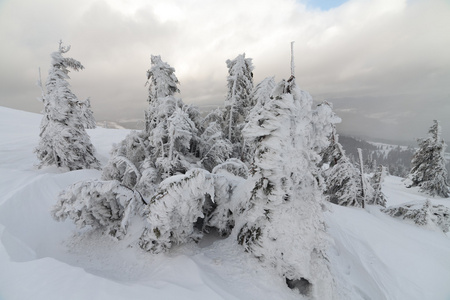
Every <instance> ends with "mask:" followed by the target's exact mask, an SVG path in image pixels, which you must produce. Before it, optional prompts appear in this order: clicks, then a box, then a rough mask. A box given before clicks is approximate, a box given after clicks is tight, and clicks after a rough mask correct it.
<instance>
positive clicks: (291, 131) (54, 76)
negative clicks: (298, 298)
mask: <svg viewBox="0 0 450 300" xmlns="http://www.w3.org/2000/svg"><path fill="white" fill-rule="evenodd" d="M68 50H69V47H67V48H66V47H62V46H61V45H60V48H59V51H58V52H55V53H53V54H52V68H51V70H50V72H49V77H48V80H47V84H46V87H47V90H46V92H45V93H43V97H42V101H43V102H44V106H45V109H44V113H45V114H44V118H43V121H42V125H41V128H42V130H41V142H40V144H39V147H38V148H37V150H36V152H37V153H38V157H39V158H40V160H41V162H42V163H41V165H52V164H53V165H57V166H60V167H67V168H69V169H70V170H75V169H80V168H92V167H94V168H97V167H98V161H97V160H96V159H95V156H94V149H93V147H92V144H91V143H90V142H89V138H88V136H87V134H86V131H85V128H91V127H92V126H93V124H94V122H93V117H92V112H91V111H90V109H89V102H88V101H85V102H80V101H78V100H77V98H76V97H75V95H73V94H72V93H71V92H70V90H69V88H68V84H67V82H66V79H67V78H68V76H67V73H68V70H67V68H68V67H70V68H72V69H74V70H80V69H82V66H81V64H80V63H79V62H77V61H75V60H73V59H70V58H63V57H62V54H64V53H66V52H67V51H68ZM226 64H227V67H228V72H229V75H228V77H227V82H228V91H227V95H226V100H225V105H224V107H223V108H218V109H216V110H214V111H212V112H210V113H209V114H208V115H207V116H206V117H201V115H200V113H199V111H198V109H197V108H196V107H194V106H191V105H186V104H184V103H183V101H182V100H181V99H179V98H177V97H176V93H178V92H179V88H178V85H179V82H178V79H177V77H176V75H175V69H174V68H173V67H171V66H170V65H169V64H168V63H166V62H164V61H163V60H162V59H161V57H160V56H151V67H150V69H149V70H148V71H147V80H148V82H147V85H148V92H149V95H148V108H147V110H146V111H145V129H144V130H142V131H133V132H131V133H130V134H129V135H128V136H127V137H126V138H125V139H124V140H123V141H122V142H121V143H119V144H117V145H115V146H114V148H113V150H112V152H111V157H110V160H109V162H108V163H107V165H106V166H105V167H104V168H103V172H102V179H101V180H87V181H83V182H79V183H76V184H74V185H72V186H70V187H68V188H67V189H66V190H65V191H63V192H62V193H61V194H60V195H59V198H58V202H57V204H56V206H55V207H54V209H53V211H52V214H53V216H54V218H55V219H57V220H65V219H67V218H69V219H71V220H73V221H74V222H75V223H76V224H77V225H78V226H79V227H80V228H82V227H85V226H91V227H93V228H95V229H98V230H102V231H103V232H105V233H108V234H110V235H111V236H113V237H115V238H117V239H119V240H120V239H124V238H125V237H126V236H127V235H128V228H129V226H133V224H135V225H134V226H137V227H138V229H137V231H139V234H138V235H137V236H136V239H135V240H134V241H133V242H132V243H134V244H135V245H139V246H140V247H141V248H142V249H144V250H147V251H150V252H152V253H160V252H164V251H167V250H168V249H170V248H171V247H173V246H174V245H178V244H183V243H187V242H189V241H199V240H200V239H201V238H202V236H203V235H204V234H207V233H208V232H210V231H211V230H212V229H215V230H217V231H218V232H220V233H221V234H222V235H224V236H228V237H229V238H232V239H234V240H235V241H236V242H237V243H238V244H240V245H242V247H243V249H244V250H245V251H247V252H249V253H251V254H253V255H254V256H255V257H256V258H258V259H259V261H260V262H261V263H262V264H264V265H266V266H267V267H269V268H274V269H275V270H276V272H278V273H279V275H280V276H282V277H284V278H285V279H286V282H287V283H288V285H289V286H290V287H295V288H297V289H299V290H300V292H301V293H302V294H305V295H309V296H311V297H312V298H317V299H330V298H331V297H332V286H333V279H332V277H331V274H330V272H329V269H328V265H327V259H326V238H325V236H326V230H325V225H324V221H323V217H322V210H323V209H324V207H325V205H324V204H325V202H324V201H325V200H328V201H330V202H333V203H337V204H339V205H346V206H357V207H364V205H365V204H374V205H381V206H385V202H386V200H385V198H384V195H383V193H382V191H381V184H382V181H383V177H384V176H385V173H386V172H385V169H384V168H383V167H381V166H380V167H379V168H378V169H377V171H376V172H375V174H374V175H373V176H372V178H371V181H369V177H367V176H365V175H364V173H363V167H362V165H361V166H360V168H358V167H357V166H355V165H353V164H352V163H351V162H350V160H349V159H348V157H347V156H346V155H345V152H344V150H343V149H342V146H341V144H340V143H339V141H338V135H337V133H336V129H335V124H336V123H338V122H340V119H339V118H338V117H337V116H336V115H335V114H334V113H333V110H332V106H331V105H330V104H329V103H326V102H324V103H322V104H320V105H314V104H313V99H312V97H311V96H310V95H309V93H307V92H305V91H302V90H301V89H300V88H299V87H298V85H297V83H296V81H295V76H294V71H293V57H292V68H291V77H290V78H289V79H288V80H281V81H280V82H279V83H276V82H275V79H274V78H273V77H267V78H265V79H264V80H263V81H261V82H260V83H258V84H257V85H255V86H254V83H253V73H252V72H253V69H254V67H253V65H252V60H251V59H250V58H246V57H245V54H242V55H238V56H237V57H236V58H235V59H233V60H227V61H226ZM74 145H75V146H74ZM133 232H136V230H134V231H133Z"/></svg>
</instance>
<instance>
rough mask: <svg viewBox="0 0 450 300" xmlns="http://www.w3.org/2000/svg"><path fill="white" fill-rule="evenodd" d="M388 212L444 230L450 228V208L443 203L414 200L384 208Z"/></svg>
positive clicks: (397, 216)
mask: <svg viewBox="0 0 450 300" xmlns="http://www.w3.org/2000/svg"><path fill="white" fill-rule="evenodd" d="M382 211H383V212H385V213H386V214H388V215H390V216H391V217H395V218H402V219H403V220H412V221H413V222H414V223H415V224H417V225H420V226H426V227H428V228H433V227H434V228H435V227H437V228H439V229H440V230H442V231H443V232H448V231H449V229H450V209H449V208H447V207H445V206H443V205H433V204H432V203H431V201H430V200H428V199H427V200H425V201H413V202H408V203H405V204H401V205H397V206H391V207H388V208H385V209H383V210H382Z"/></svg>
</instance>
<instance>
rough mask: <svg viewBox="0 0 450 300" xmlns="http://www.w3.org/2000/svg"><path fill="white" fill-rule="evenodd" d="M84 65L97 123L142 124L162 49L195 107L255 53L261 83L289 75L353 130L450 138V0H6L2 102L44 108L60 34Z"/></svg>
mask: <svg viewBox="0 0 450 300" xmlns="http://www.w3.org/2000/svg"><path fill="white" fill-rule="evenodd" d="M60 39H62V40H63V41H64V43H65V44H70V45H72V49H71V51H70V52H68V53H67V54H66V56H68V57H73V58H75V59H77V60H79V61H81V63H82V64H83V65H84V66H85V70H83V71H81V72H71V73H70V76H71V80H70V84H71V86H72V91H73V92H74V93H75V94H76V95H77V96H78V98H80V99H84V98H87V97H91V104H92V108H93V111H94V114H95V116H96V119H97V120H112V121H118V120H127V119H143V116H144V113H143V110H144V109H145V108H146V105H147V102H146V98H147V89H146V87H145V86H144V84H145V82H146V77H145V76H146V71H147V70H148V69H149V67H150V55H151V54H157V55H158V54H159V55H161V57H162V59H163V60H164V61H166V62H168V63H169V64H170V65H171V66H173V67H174V68H175V69H176V75H177V77H178V79H179V80H180V82H181V85H180V89H181V95H180V97H182V99H183V101H184V102H185V103H194V104H196V105H198V106H200V107H203V108H206V107H217V106H221V105H222V104H223V101H224V99H225V95H226V76H227V68H226V64H225V61H226V60H227V59H229V58H234V57H236V56H237V55H238V54H241V53H244V52H245V54H246V57H250V58H253V64H254V66H255V70H254V79H255V84H256V83H258V82H259V81H260V80H262V79H264V78H265V77H267V76H275V79H276V80H277V81H279V80H281V79H283V78H288V77H289V74H290V66H289V63H290V42H291V41H295V64H296V77H297V83H298V84H299V85H300V87H301V88H302V89H304V90H306V91H308V92H310V93H311V95H312V96H313V97H314V99H315V100H316V101H323V100H327V101H329V102H332V103H333V105H334V108H335V111H336V113H337V114H338V115H339V116H340V117H341V118H342V119H343V122H342V124H340V126H339V130H340V131H341V132H343V133H348V134H355V135H363V136H369V137H375V138H386V139H397V140H405V141H413V140H414V139H415V138H418V137H423V136H425V135H426V133H427V131H428V128H429V127H430V126H431V125H432V123H433V122H432V121H433V119H437V120H439V121H440V122H441V126H442V128H443V137H444V138H445V139H446V141H447V143H449V144H450V1H447V0H410V1H404V0H374V1H370V0H349V1H341V0H340V1H332V0H328V1H326V0H323V1H314V0H304V1H293V0H250V1H248V0H246V1H243V0H226V1H211V0H164V1H156V0H155V1H152V0H142V1H134V0H104V1H101V0H98V1H97V0H77V1H60V0H0V43H1V44H0V105H2V106H7V107H12V108H17V109H23V110H27V111H33V112H39V111H40V110H41V109H42V103H40V102H38V101H37V100H36V98H37V97H38V96H39V95H40V90H39V88H38V87H37V86H36V80H37V78H38V68H39V67H41V70H42V77H43V80H45V78H46V75H47V71H48V69H49V65H50V53H51V52H53V51H56V50H57V49H58V41H59V40H60Z"/></svg>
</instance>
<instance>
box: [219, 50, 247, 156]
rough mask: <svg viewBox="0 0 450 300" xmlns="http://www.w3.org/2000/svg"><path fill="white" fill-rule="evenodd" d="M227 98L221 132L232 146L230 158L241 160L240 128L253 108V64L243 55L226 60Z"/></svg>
mask: <svg viewBox="0 0 450 300" xmlns="http://www.w3.org/2000/svg"><path fill="white" fill-rule="evenodd" d="M226 63H227V67H228V74H229V75H228V78H227V82H228V84H227V87H228V91H227V98H226V100H225V109H224V113H223V131H224V133H225V136H226V137H227V138H228V140H229V141H230V142H231V143H232V144H233V155H232V157H236V158H241V155H242V152H243V145H244V140H243V138H242V133H241V130H242V127H243V126H244V121H245V119H246V117H247V115H248V113H249V111H250V109H251V108H252V107H253V103H252V97H251V93H252V90H253V73H252V71H253V64H252V59H251V58H245V53H244V54H240V55H238V56H237V57H236V58H235V59H233V60H227V61H226Z"/></svg>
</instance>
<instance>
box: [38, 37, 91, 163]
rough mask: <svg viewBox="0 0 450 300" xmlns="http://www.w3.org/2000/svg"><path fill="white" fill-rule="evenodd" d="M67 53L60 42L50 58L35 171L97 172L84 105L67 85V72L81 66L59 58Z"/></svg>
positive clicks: (79, 68)
mask: <svg viewBox="0 0 450 300" xmlns="http://www.w3.org/2000/svg"><path fill="white" fill-rule="evenodd" d="M69 50H70V46H68V47H64V46H63V45H62V42H60V44H59V50H58V51H57V52H53V53H52V55H51V57H52V63H51V64H52V67H51V68H50V70H49V72H48V77H47V82H46V85H45V87H46V91H44V90H43V96H42V102H43V103H44V110H43V114H44V116H43V118H42V122H41V132H40V135H39V136H40V141H39V145H38V146H37V148H36V149H35V152H36V154H37V157H38V159H39V160H40V164H39V167H43V166H51V165H55V166H57V167H63V168H68V169H69V170H78V169H87V168H99V162H98V160H97V159H96V158H95V156H94V153H95V149H94V146H93V145H92V143H91V141H90V139H89V136H88V134H87V133H86V130H85V128H90V127H91V126H92V124H91V119H88V118H87V117H86V115H85V113H86V110H85V109H84V108H83V106H84V105H87V104H84V103H83V102H80V101H79V100H78V99H77V97H76V96H75V95H74V94H73V93H72V92H71V90H70V88H69V83H68V82H67V79H69V76H68V73H69V68H70V69H73V70H75V71H79V70H82V69H83V65H82V64H81V63H80V62H79V61H77V60H75V59H73V58H68V57H63V54H65V53H67V52H68V51H69ZM89 110H90V109H89ZM91 116H92V114H91ZM89 118H90V117H89Z"/></svg>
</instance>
